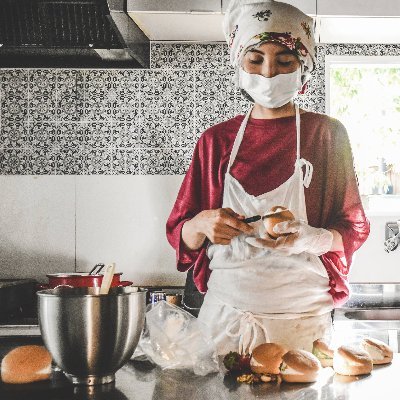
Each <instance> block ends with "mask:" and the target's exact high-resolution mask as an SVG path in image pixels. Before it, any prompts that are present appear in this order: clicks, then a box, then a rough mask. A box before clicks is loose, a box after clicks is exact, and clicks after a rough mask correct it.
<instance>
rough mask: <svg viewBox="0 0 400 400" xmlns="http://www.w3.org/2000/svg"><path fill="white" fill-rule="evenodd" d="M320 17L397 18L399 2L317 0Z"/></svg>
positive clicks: (386, 0) (391, 0)
mask: <svg viewBox="0 0 400 400" xmlns="http://www.w3.org/2000/svg"><path fill="white" fill-rule="evenodd" d="M317 5H318V7H317V12H318V16H330V17H333V16H343V17H345V16H353V17H396V16H400V1H398V0H380V1H376V0H335V1H332V0H317Z"/></svg>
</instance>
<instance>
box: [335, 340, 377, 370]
mask: <svg viewBox="0 0 400 400" xmlns="http://www.w3.org/2000/svg"><path fill="white" fill-rule="evenodd" d="M333 369H334V371H335V372H336V373H337V374H341V375H352V376H354V375H365V374H369V373H371V371H372V359H371V357H370V355H369V354H368V353H367V352H366V351H365V350H363V349H359V348H357V347H354V346H340V347H339V348H338V349H336V350H335V353H334V355H333Z"/></svg>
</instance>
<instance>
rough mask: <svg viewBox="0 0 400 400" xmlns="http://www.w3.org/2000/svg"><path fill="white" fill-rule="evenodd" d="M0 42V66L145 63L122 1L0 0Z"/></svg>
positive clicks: (142, 41) (146, 53)
mask: <svg viewBox="0 0 400 400" xmlns="http://www.w3.org/2000/svg"><path fill="white" fill-rule="evenodd" d="M0 46H1V47H0V66H3V67H4V66H48V64H49V65H51V66H57V63H59V64H60V65H62V66H70V65H71V66H80V64H82V65H81V66H91V67H93V66H102V67H104V66H107V65H111V66H115V65H117V66H132V67H136V68H149V66H150V40H149V38H148V37H147V36H146V35H145V34H144V33H143V32H142V30H141V29H140V28H139V27H138V26H137V24H136V23H135V22H134V21H133V20H132V19H131V18H130V17H129V16H128V14H127V13H126V2H125V0H0ZM44 56H45V57H44ZM26 63H27V64H28V65H25V64H26Z"/></svg>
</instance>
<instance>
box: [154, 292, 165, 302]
mask: <svg viewBox="0 0 400 400" xmlns="http://www.w3.org/2000/svg"><path fill="white" fill-rule="evenodd" d="M165 299H166V295H165V293H164V292H151V293H150V304H153V305H154V304H156V303H158V302H159V301H162V300H165Z"/></svg>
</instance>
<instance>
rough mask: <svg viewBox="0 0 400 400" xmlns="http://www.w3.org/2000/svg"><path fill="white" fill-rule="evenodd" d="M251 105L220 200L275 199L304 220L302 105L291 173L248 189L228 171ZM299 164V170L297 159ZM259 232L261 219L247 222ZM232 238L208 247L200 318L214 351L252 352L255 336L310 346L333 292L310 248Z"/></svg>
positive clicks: (252, 210)
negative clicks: (268, 186)
mask: <svg viewBox="0 0 400 400" xmlns="http://www.w3.org/2000/svg"><path fill="white" fill-rule="evenodd" d="M251 111H252V109H250V110H249V111H248V113H247V115H246V117H245V118H244V120H243V122H242V124H241V126H240V129H239V131H238V133H237V135H236V139H235V142H234V144H233V148H232V152H231V155H230V159H229V163H228V167H227V171H226V174H225V184H224V193H223V205H222V206H223V207H230V208H232V209H233V210H234V211H235V212H237V213H238V214H242V215H245V216H247V217H249V216H253V215H264V214H265V213H266V212H267V211H268V210H269V209H271V208H272V207H273V206H277V205H279V206H286V207H287V208H288V209H290V210H291V211H292V212H293V214H294V216H295V218H296V219H302V220H304V221H307V212H306V204H305V197H304V186H306V187H308V186H309V184H310V181H311V177H312V165H311V163H310V162H308V161H306V160H304V159H302V158H300V113H299V109H298V107H297V106H296V132H297V155H296V163H295V166H294V173H293V175H292V176H291V177H290V178H289V179H288V180H287V181H286V182H284V183H282V185H280V186H278V187H277V188H276V189H274V190H272V191H270V192H267V193H264V194H261V195H259V196H252V195H251V194H249V193H247V192H246V191H245V190H244V189H243V187H242V185H241V184H240V183H239V182H238V181H237V180H236V179H235V178H234V177H233V176H232V175H231V174H230V168H231V166H232V163H233V161H234V160H235V158H236V155H237V152H238V150H239V146H240V143H241V141H242V139H243V135H244V132H245V129H246V125H247V122H248V119H249V117H250V114H251ZM303 166H305V174H304V176H303V170H302V167H303ZM253 226H256V228H257V229H256V231H258V232H259V235H260V233H263V232H264V229H263V224H262V221H257V222H255V223H253ZM245 237H246V235H244V234H242V235H240V236H238V237H236V238H234V239H233V240H232V241H231V243H230V244H229V245H217V244H212V245H210V246H209V248H208V250H207V254H208V257H209V258H210V259H211V262H210V269H211V270H212V273H211V276H210V279H209V282H208V291H207V293H206V295H205V298H204V302H203V305H202V307H201V309H200V314H199V317H198V318H199V319H200V320H201V321H202V322H204V323H205V324H206V325H208V327H209V330H210V332H211V335H212V336H213V338H214V340H215V342H216V345H217V349H218V354H226V353H227V352H229V351H239V352H241V353H249V352H250V353H251V352H252V350H253V348H254V347H255V346H256V345H258V344H261V343H265V342H275V343H281V344H283V345H285V346H287V347H288V348H289V349H303V350H308V351H311V350H312V343H313V341H314V340H315V339H318V338H322V337H324V338H326V339H328V340H329V338H330V335H331V329H332V323H331V310H332V309H333V300H332V296H331V295H330V294H329V292H328V291H329V278H328V274H327V272H326V269H325V267H324V265H323V264H322V262H321V261H320V259H319V258H318V257H317V256H315V255H312V254H308V253H301V254H298V255H291V256H282V255H279V254H278V253H277V252H275V251H273V250H272V251H271V250H269V249H260V248H256V247H254V246H251V245H249V244H248V243H247V242H246V241H245Z"/></svg>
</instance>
